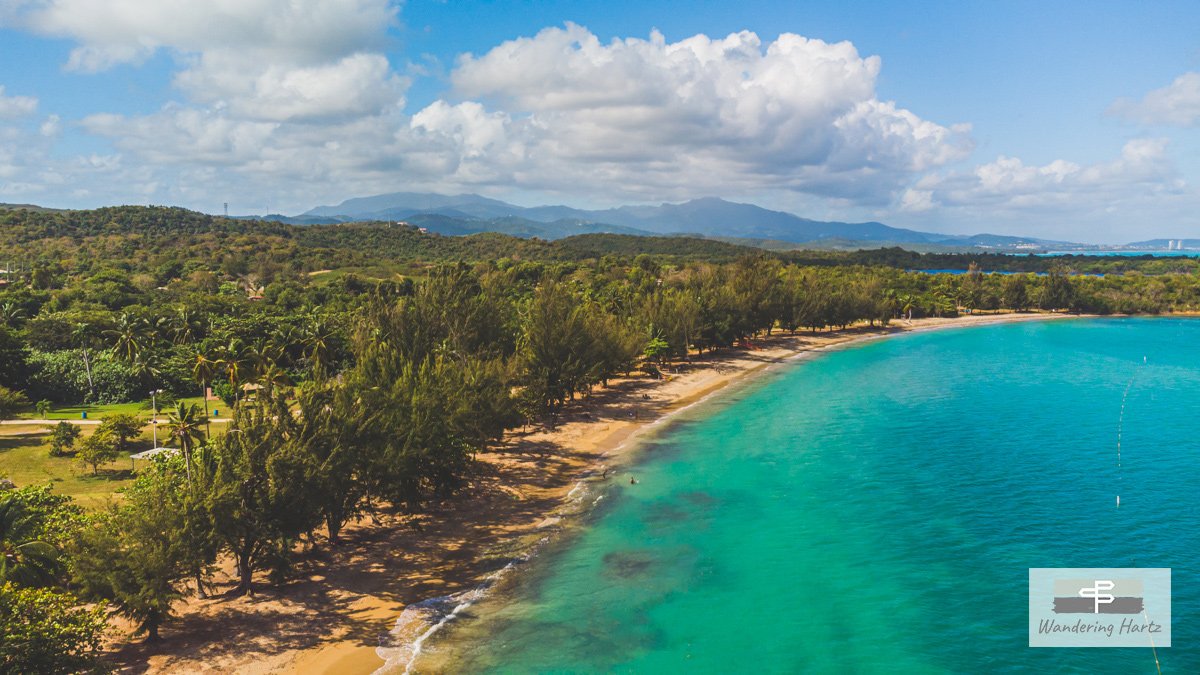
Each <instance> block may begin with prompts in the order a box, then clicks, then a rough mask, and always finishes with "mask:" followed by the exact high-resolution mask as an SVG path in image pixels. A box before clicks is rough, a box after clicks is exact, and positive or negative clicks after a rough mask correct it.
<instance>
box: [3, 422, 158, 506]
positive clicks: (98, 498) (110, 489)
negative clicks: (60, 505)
mask: <svg viewBox="0 0 1200 675" xmlns="http://www.w3.org/2000/svg"><path fill="white" fill-rule="evenodd" d="M92 431H93V429H91V428H87V427H85V428H84V431H83V433H84V436H87V435H89V434H91V433H92ZM47 435H48V433H47V431H46V427H45V426H43V425H41V424H31V425H29V426H25V425H20V426H5V427H0V476H4V477H7V478H8V479H10V480H12V481H13V482H14V483H16V484H17V486H18V487H24V486H26V485H41V484H43V483H47V482H49V483H50V484H51V485H53V486H54V491H55V492H59V493H61V494H65V495H69V496H71V497H74V498H75V500H76V501H78V502H79V504H80V506H83V507H84V508H88V509H94V508H98V507H101V506H103V505H104V504H105V503H106V502H107V501H108V499H109V497H111V496H112V494H113V493H114V492H116V491H117V490H119V489H121V488H123V487H125V486H126V485H129V484H130V483H132V482H133V474H132V472H131V471H130V459H129V456H128V454H125V455H123V456H122V457H121V458H120V459H118V460H117V461H115V462H113V463H112V464H109V465H108V466H101V467H100V472H99V475H98V476H93V475H92V468H91V467H90V466H84V465H83V464H82V463H81V462H80V461H79V460H77V459H75V458H73V457H51V456H50V444H49V443H47V442H46V437H47ZM148 439H149V435H148V434H146V435H144V436H143V438H142V439H141V440H140V442H139V441H135V443H138V445H139V447H138V448H135V451H137V450H140V449H142V448H141V447H140V446H143V445H144V446H145V447H150V441H149V440H148ZM76 442H77V443H78V441H76Z"/></svg>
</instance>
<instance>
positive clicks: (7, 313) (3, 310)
mask: <svg viewBox="0 0 1200 675" xmlns="http://www.w3.org/2000/svg"><path fill="white" fill-rule="evenodd" d="M24 318H25V310H24V309H22V308H21V307H20V306H19V305H17V304H16V303H14V302H13V301H12V300H9V301H7V302H5V303H4V304H3V305H0V323H3V324H4V325H6V326H15V325H16V324H17V322H19V321H20V320H21V319H24Z"/></svg>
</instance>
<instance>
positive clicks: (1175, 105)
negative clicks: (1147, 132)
mask: <svg viewBox="0 0 1200 675" xmlns="http://www.w3.org/2000/svg"><path fill="white" fill-rule="evenodd" d="M1109 112H1110V113H1111V114H1114V115H1117V116H1120V117H1124V118H1126V119H1130V120H1133V121H1135V122H1141V123H1143V124H1154V125H1165V126H1177V127H1194V126H1198V125H1200V73H1184V74H1183V75H1180V76H1179V77H1177V78H1175V81H1174V82H1172V83H1171V84H1169V85H1167V86H1165V87H1162V88H1161V89H1155V90H1153V91H1151V92H1149V93H1148V94H1146V96H1145V97H1144V98H1143V99H1142V100H1140V101H1134V100H1132V99H1127V98H1123V99H1118V100H1117V101H1116V102H1114V103H1113V104H1112V106H1111V107H1110V108H1109Z"/></svg>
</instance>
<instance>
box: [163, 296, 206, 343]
mask: <svg viewBox="0 0 1200 675" xmlns="http://www.w3.org/2000/svg"><path fill="white" fill-rule="evenodd" d="M167 324H168V326H169V332H170V334H171V342H173V343H175V344H177V345H187V344H191V343H193V342H195V341H196V339H197V338H198V337H199V336H200V334H201V332H203V324H202V323H201V320H200V315H199V313H197V312H196V310H194V309H192V308H191V307H188V306H187V305H180V306H179V307H178V308H176V310H175V313H174V314H172V315H171V318H170V319H168V320H167Z"/></svg>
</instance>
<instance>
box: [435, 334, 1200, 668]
mask: <svg viewBox="0 0 1200 675" xmlns="http://www.w3.org/2000/svg"><path fill="white" fill-rule="evenodd" d="M1197 345H1200V321H1188V320H1172V319H1145V320H1137V319H1124V320H1122V319H1117V320H1079V321H1061V322H1045V323H1025V324H1009V325H1002V326H992V327H979V328H970V329H963V330H948V331H940V332H930V333H922V334H910V335H905V336H900V337H896V338H893V339H889V340H882V341H877V342H873V343H869V344H866V345H863V346H859V347H855V348H851V349H847V350H843V351H838V352H833V353H829V354H826V355H823V356H820V357H818V358H816V359H815V360H812V361H810V362H805V363H797V364H795V365H792V366H788V367H786V368H782V369H780V370H779V371H778V372H776V373H775V374H773V375H771V376H769V377H767V378H766V379H765V380H764V381H762V382H761V383H758V384H755V385H752V386H751V387H748V388H746V389H743V390H741V391H740V392H738V393H736V394H734V395H732V396H730V397H727V398H726V399H725V400H724V401H722V402H721V403H719V404H710V405H707V406H705V408H704V409H703V410H702V411H699V412H698V413H697V414H693V415H692V416H691V418H690V419H689V418H684V419H681V420H680V421H679V422H678V423H677V424H675V425H674V426H673V427H672V428H671V429H670V430H669V431H668V432H667V433H665V434H663V435H661V436H659V437H658V438H657V439H656V440H654V441H652V442H650V443H649V444H648V446H647V450H646V454H645V459H644V460H643V461H642V462H641V463H640V464H639V465H637V466H636V467H635V468H634V469H633V470H632V472H633V473H635V474H636V476H637V478H638V480H639V483H638V484H637V485H630V484H629V483H628V475H627V474H626V475H624V476H621V477H618V479H617V480H614V481H613V482H612V483H611V484H610V485H609V486H608V487H607V488H606V489H607V492H606V493H605V497H606V498H605V499H604V500H602V501H601V502H600V505H599V506H598V507H597V509H596V511H595V513H593V514H592V521H593V522H591V523H590V524H589V525H588V526H587V527H585V528H583V529H582V530H581V531H580V532H579V533H578V534H577V535H575V536H572V537H569V538H566V540H564V541H563V542H562V543H561V545H559V546H557V547H552V548H551V549H549V550H546V551H544V552H543V553H542V554H541V555H539V556H538V557H537V558H535V559H534V560H533V561H532V562H530V563H529V564H527V565H526V566H525V568H524V569H523V570H521V571H520V572H519V574H518V578H519V582H518V583H517V588H516V589H515V591H514V595H515V598H514V599H513V601H512V602H508V603H504V604H503V605H501V606H499V607H493V608H490V609H488V610H487V611H484V612H481V613H480V614H481V616H480V618H477V619H475V620H474V621H467V622H463V623H462V624H461V625H460V626H459V627H458V628H456V630H455V631H454V635H452V638H453V639H451V640H449V641H448V642H447V641H443V642H442V643H441V644H435V645H434V647H435V649H437V650H439V651H443V652H445V651H450V650H453V651H454V653H455V655H456V660H454V661H453V666H452V669H453V670H456V671H464V672H613V671H615V672H636V673H694V672H704V673H718V672H745V671H754V672H766V673H773V672H781V673H782V672H816V673H889V674H899V673H990V672H998V673H1005V672H1011V673H1019V672H1080V673H1108V672H1111V673H1153V672H1155V666H1154V659H1153V657H1152V655H1151V652H1150V651H1149V650H1144V649H1031V648H1029V647H1027V646H1026V645H1027V639H1028V638H1027V628H1026V620H1027V575H1028V568H1030V567H1134V566H1138V567H1170V568H1173V570H1174V571H1173V587H1174V603H1173V612H1174V622H1173V630H1174V636H1173V637H1174V644H1175V647H1173V648H1170V649H1160V650H1158V655H1159V658H1160V659H1161V661H1162V668H1163V672H1164V673H1169V672H1174V673H1194V672H1200V620H1198V616H1197V614H1198V612H1200V588H1198V587H1197V586H1196V581H1197V578H1196V571H1197V563H1198V560H1197V556H1198V554H1200V470H1198V469H1200V429H1198V428H1197V420H1198V419H1200V417H1198V416H1197V413H1198V412H1200V351H1197V349H1196V346H1197ZM1143 356H1145V357H1146V363H1145V365H1143ZM1131 378H1132V379H1133V384H1132V386H1131V388H1130V391H1129V396H1128V402H1127V407H1126V412H1125V417H1124V438H1123V443H1122V454H1123V469H1122V470H1121V471H1120V472H1118V470H1117V466H1116V452H1115V445H1116V432H1117V424H1118V416H1119V411H1120V408H1121V398H1122V393H1123V391H1124V390H1125V388H1126V385H1127V384H1128V383H1129V381H1130V379H1131ZM700 413H702V414H700ZM1118 492H1119V493H1120V495H1121V507H1120V509H1119V510H1118V509H1116V508H1115V506H1114V505H1115V500H1116V495H1117V494H1118Z"/></svg>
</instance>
